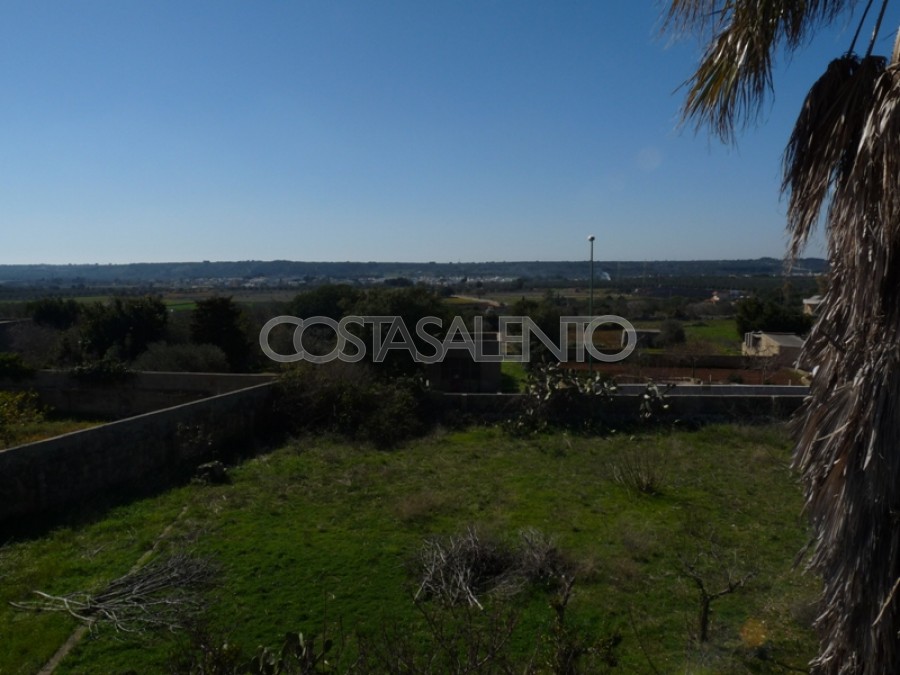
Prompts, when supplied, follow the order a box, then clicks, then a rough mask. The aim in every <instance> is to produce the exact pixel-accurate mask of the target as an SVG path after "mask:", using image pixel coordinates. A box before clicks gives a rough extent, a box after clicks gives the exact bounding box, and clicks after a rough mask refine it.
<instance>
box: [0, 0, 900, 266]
mask: <svg viewBox="0 0 900 675" xmlns="http://www.w3.org/2000/svg"><path fill="white" fill-rule="evenodd" d="M662 7H663V5H662V4H660V3H657V2H654V1H653V0H647V1H646V2H641V1H638V0H635V1H630V0H629V1H627V2H626V1H621V2H605V1H600V0H452V1H448V0H444V1H443V2H439V1H438V0H277V1H276V0H244V1H240V2H234V1H231V0H187V1H186V0H177V1H170V0H153V1H152V2H151V1H150V0H81V1H79V2H62V1H60V0H54V1H52V2H48V1H46V0H4V2H3V3H2V5H0V16H2V21H0V90H2V92H3V98H2V105H0V148H2V160H0V264H23V263H56V264H64V263H127V262H165V261H173V262H176V261H198V260H275V259H282V260H285V259H286V260H303V261H331V260H334V261H410V262H418V261H423V262H425V261H437V262H457V261H461V262H477V261H501V260H507V261H519V260H578V259H583V258H586V257H587V256H588V249H589V244H588V241H587V237H588V235H591V234H593V235H595V236H596V241H595V244H594V245H595V254H594V255H595V258H596V259H597V260H667V259H668V260H685V259H687V260H690V259H734V258H757V257H763V256H773V257H781V256H783V255H784V252H785V243H786V235H785V231H784V220H785V203H784V200H783V198H782V197H781V194H780V183H781V175H780V171H781V157H782V153H783V149H784V146H785V144H786V142H787V139H788V137H789V135H790V129H791V126H792V124H793V121H794V119H795V118H796V115H797V112H798V111H799V107H800V104H801V102H802V99H803V96H804V94H805V92H806V91H807V89H808V88H809V85H810V84H811V83H812V82H813V81H814V80H815V79H816V78H817V77H818V76H819V75H820V74H821V73H822V72H823V71H824V70H825V67H826V65H827V63H828V61H829V60H830V59H831V58H833V57H835V56H837V55H839V54H840V53H841V52H843V51H845V50H846V49H847V47H848V46H849V43H850V39H851V36H852V33H853V30H854V29H855V23H852V24H850V23H847V22H846V21H844V22H841V23H839V24H837V25H835V26H834V27H833V29H830V30H829V31H827V32H825V33H823V34H822V35H820V36H819V37H818V38H817V39H816V41H814V42H813V43H812V44H810V45H809V46H808V48H807V49H806V50H804V51H803V52H802V53H800V54H798V55H795V56H794V57H793V58H792V59H791V61H790V63H786V62H784V61H782V62H779V67H778V70H777V72H776V78H775V86H776V91H775V94H774V96H773V97H770V98H769V99H767V103H766V105H765V106H764V108H763V114H762V116H761V118H760V120H759V123H758V124H757V125H755V126H753V127H751V128H750V129H748V130H746V131H745V132H744V133H742V134H741V136H740V138H739V141H738V143H737V145H736V146H725V145H722V144H721V143H720V142H719V141H718V140H716V139H714V138H711V137H710V136H709V135H708V134H707V133H706V132H700V133H695V131H694V130H693V129H692V128H691V127H688V128H684V127H682V126H680V125H679V118H680V106H681V103H682V96H683V93H684V91H683V90H682V89H679V86H680V84H681V83H682V82H683V81H684V80H686V79H687V78H688V77H689V76H690V74H691V73H692V72H693V68H694V67H695V66H696V63H697V60H698V58H699V56H700V47H699V45H698V44H697V43H696V41H694V40H691V39H682V40H673V36H671V35H661V32H660V29H661V22H660V14H661V11H662ZM894 11H896V10H894ZM896 19H900V17H897V16H894V17H892V16H891V15H890V12H889V14H888V16H887V18H886V23H887V24H888V25H897V21H896ZM892 20H894V23H893V24H892V23H891V21H892ZM890 42H891V38H890V37H886V38H883V39H882V40H880V42H879V44H878V45H877V47H876V51H880V52H882V53H885V52H890V49H891V44H890ZM782 66H785V67H782ZM807 253H808V254H809V255H815V256H819V255H823V254H824V247H823V246H822V244H821V238H819V239H817V240H816V241H814V242H813V243H812V244H811V246H810V247H809V249H808V250H807Z"/></svg>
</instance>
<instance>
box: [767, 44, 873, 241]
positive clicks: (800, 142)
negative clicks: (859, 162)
mask: <svg viewBox="0 0 900 675" xmlns="http://www.w3.org/2000/svg"><path fill="white" fill-rule="evenodd" d="M884 66H885V62H884V59H882V58H880V57H868V58H866V59H862V60H859V59H857V58H856V57H855V56H852V55H847V56H843V57H841V58H839V59H835V60H834V61H832V62H831V63H830V64H829V65H828V68H827V70H826V71H825V74H824V75H822V77H820V78H819V79H818V80H817V81H816V83H815V84H814V85H813V86H812V88H811V89H810V91H809V93H808V94H807V96H806V100H805V101H804V102H803V107H802V109H801V112H800V115H799V116H798V118H797V122H796V123H795V125H794V130H793V132H792V133H791V138H790V140H789V141H788V146H787V149H786V150H785V153H784V180H783V183H782V190H783V191H784V192H786V193H788V194H789V195H790V199H789V204H788V219H787V220H788V231H789V232H790V233H791V246H790V253H789V255H790V257H791V258H795V257H796V256H797V255H798V254H799V252H800V250H801V249H802V248H803V246H804V244H805V243H806V240H807V239H808V237H809V235H810V234H811V233H812V231H813V229H814V228H815V226H816V224H817V223H818V221H819V217H820V215H821V213H822V210H823V206H824V205H825V202H826V200H827V198H828V196H829V195H830V193H831V190H832V188H833V187H834V186H835V184H836V183H838V182H840V181H841V180H846V179H847V177H848V175H849V173H850V169H851V168H852V166H853V163H854V161H855V158H856V153H857V150H858V146H859V142H860V138H861V136H862V133H863V127H864V125H865V123H866V119H867V117H868V114H869V112H870V110H871V109H872V105H873V103H874V96H875V85H876V82H877V81H878V78H879V76H880V75H881V73H882V72H883V71H884Z"/></svg>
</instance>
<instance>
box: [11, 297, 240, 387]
mask: <svg viewBox="0 0 900 675" xmlns="http://www.w3.org/2000/svg"><path fill="white" fill-rule="evenodd" d="M28 309H29V312H30V314H31V317H32V320H33V321H34V323H35V324H37V326H39V327H43V328H45V329H49V330H52V331H53V332H55V333H57V334H58V336H59V339H58V342H57V349H56V353H55V354H54V355H53V356H52V357H51V359H52V360H54V361H55V362H56V364H55V365H79V364H85V363H91V362H96V361H101V360H106V361H114V362H120V363H123V364H140V363H141V361H143V362H144V365H145V366H155V367H154V368H153V369H157V370H161V369H167V368H172V369H176V370H192V369H207V368H212V369H214V370H231V371H238V372H239V371H245V370H248V369H250V368H252V366H253V364H254V358H255V352H254V350H253V349H252V348H253V341H252V339H251V336H250V330H249V323H248V321H247V317H246V316H245V314H244V312H243V310H242V309H241V308H240V306H239V305H237V303H235V302H234V301H233V300H232V299H231V298H229V297H212V298H208V299H205V300H200V301H198V302H197V303H196V308H195V309H194V310H193V311H192V312H190V317H189V321H188V325H187V327H186V328H187V329H186V330H181V329H182V328H183V327H180V326H173V325H172V323H171V321H170V316H171V313H170V312H169V310H168V308H167V307H166V305H165V304H164V303H163V302H162V300H161V299H160V298H159V297H154V296H144V297H138V298H113V299H112V300H110V301H109V302H93V303H78V302H76V301H74V300H71V299H67V300H63V299H61V298H42V299H39V300H35V301H33V302H31V303H29V305H28ZM40 365H50V364H46V363H44V364H40Z"/></svg>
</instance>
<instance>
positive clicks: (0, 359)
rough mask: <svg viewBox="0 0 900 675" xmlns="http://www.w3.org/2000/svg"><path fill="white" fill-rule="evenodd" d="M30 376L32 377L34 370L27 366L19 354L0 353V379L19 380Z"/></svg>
mask: <svg viewBox="0 0 900 675" xmlns="http://www.w3.org/2000/svg"><path fill="white" fill-rule="evenodd" d="M32 375H34V368H30V367H29V366H27V365H26V364H25V361H24V360H23V359H22V356H21V355H20V354H13V353H11V352H0V377H9V378H11V379H13V380H21V379H22V378H25V377H31V376H32Z"/></svg>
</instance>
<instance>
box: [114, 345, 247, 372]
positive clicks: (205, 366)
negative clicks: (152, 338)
mask: <svg viewBox="0 0 900 675" xmlns="http://www.w3.org/2000/svg"><path fill="white" fill-rule="evenodd" d="M132 366H133V368H134V369H135V370H149V371H156V372H170V373H182V372H183V373H227V372H229V371H230V370H231V369H230V367H229V364H228V358H227V357H226V356H225V352H223V351H222V350H221V349H220V348H219V347H216V346H215V345H208V344H204V345H170V344H167V343H165V342H154V343H153V344H151V345H150V346H149V347H147V351H145V352H144V353H143V354H141V355H140V356H139V357H138V358H137V360H136V361H135V362H134V363H133V364H132Z"/></svg>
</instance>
